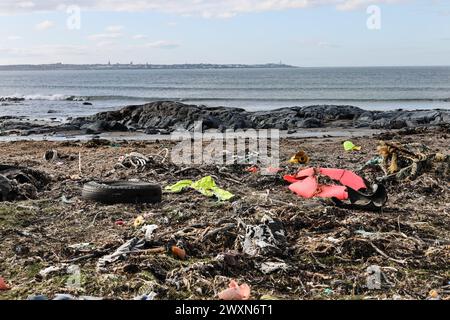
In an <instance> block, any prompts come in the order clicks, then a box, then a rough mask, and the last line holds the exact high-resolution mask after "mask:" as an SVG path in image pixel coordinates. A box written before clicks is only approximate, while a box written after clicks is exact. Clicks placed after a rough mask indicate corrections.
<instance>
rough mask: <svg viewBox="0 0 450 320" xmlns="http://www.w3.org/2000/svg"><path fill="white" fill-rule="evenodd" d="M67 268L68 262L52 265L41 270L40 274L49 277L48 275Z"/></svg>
mask: <svg viewBox="0 0 450 320" xmlns="http://www.w3.org/2000/svg"><path fill="white" fill-rule="evenodd" d="M66 268H67V265H66V264H62V265H59V266H50V267H47V268H45V269H42V270H41V271H39V273H38V274H39V276H41V277H42V278H44V279H45V278H47V277H48V276H50V275H52V274H55V273H59V272H62V271H63V270H65V269H66Z"/></svg>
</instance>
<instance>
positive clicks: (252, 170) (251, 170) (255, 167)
mask: <svg viewBox="0 0 450 320" xmlns="http://www.w3.org/2000/svg"><path fill="white" fill-rule="evenodd" d="M245 171H247V172H250V173H257V172H258V171H259V168H258V167H257V166H253V167H248V168H247V169H245Z"/></svg>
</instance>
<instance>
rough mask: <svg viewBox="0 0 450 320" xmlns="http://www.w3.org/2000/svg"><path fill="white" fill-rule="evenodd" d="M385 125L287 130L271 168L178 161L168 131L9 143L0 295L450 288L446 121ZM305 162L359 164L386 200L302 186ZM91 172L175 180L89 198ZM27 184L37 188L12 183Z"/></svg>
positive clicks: (345, 293) (359, 293)
mask: <svg viewBox="0 0 450 320" xmlns="http://www.w3.org/2000/svg"><path fill="white" fill-rule="evenodd" d="M389 135H390V136H391V137H390V139H384V142H381V143H380V141H379V140H380V138H352V139H351V142H352V145H353V147H354V146H357V147H359V146H360V147H361V148H357V149H355V148H353V147H352V148H350V144H348V143H347V144H346V147H347V149H349V150H350V149H351V150H350V151H346V150H345V148H343V144H344V142H345V140H343V139H339V138H325V139H302V140H281V145H280V159H281V162H280V163H279V165H277V166H275V165H274V166H272V167H269V166H265V165H263V164H262V163H256V164H237V163H235V164H228V165H225V164H217V165H213V164H211V165H194V164H192V165H176V164H174V163H173V162H172V161H170V150H172V148H173V147H174V143H172V142H167V141H157V142H125V141H114V142H108V141H103V140H101V143H100V142H99V141H100V140H99V141H90V142H87V143H84V142H61V143H51V142H45V141H44V142H39V143H34V142H15V143H14V144H9V143H4V144H2V145H0V148H1V151H2V152H0V162H1V163H5V164H6V163H8V164H11V166H10V167H5V166H3V167H1V168H0V169H1V172H0V178H1V179H3V180H2V181H5V182H4V183H3V182H2V184H1V186H2V192H3V194H4V198H3V199H4V200H5V201H4V202H0V299H8V298H9V299H28V298H29V299H32V300H45V299H56V300H80V299H81V300H86V299H89V300H90V299H137V300H154V299H227V300H228V299H236V300H245V299H449V295H450V294H449V291H450V283H449V281H450V273H449V269H448V261H449V259H450V250H449V248H450V247H449V246H450V227H449V226H450V216H449V214H450V212H449V210H450V208H449V205H448V203H450V194H449V183H450V181H449V171H448V170H449V167H448V163H449V162H448V155H449V150H448V145H449V143H448V141H449V138H448V132H446V131H443V130H434V131H433V130H427V131H423V132H414V133H411V134H408V133H404V132H396V131H393V132H389ZM386 137H387V135H386ZM344 147H345V146H344ZM43 150H50V151H51V152H48V154H47V156H46V157H45V158H44V157H43ZM63 155H74V156H73V157H72V158H73V161H72V160H71V158H70V157H69V158H65V157H63ZM290 160H291V161H290ZM15 166H17V167H15ZM307 168H315V169H317V168H338V169H343V170H349V171H351V172H354V173H355V175H357V176H358V177H360V178H361V181H363V184H364V185H362V184H361V185H357V186H353V187H355V189H359V187H361V189H360V190H357V191H359V192H363V193H364V194H366V195H367V192H368V191H367V190H365V189H363V187H370V188H371V187H372V185H373V184H378V185H380V186H383V187H384V188H385V190H386V193H387V195H388V200H387V202H386V203H385V204H383V206H381V207H379V208H378V210H375V211H373V210H371V209H369V208H366V207H364V206H360V207H357V206H354V205H353V204H352V203H348V204H347V205H339V204H338V205H337V203H336V202H335V201H333V199H330V198H326V197H323V198H322V197H315V196H313V197H309V198H307V197H302V196H298V195H297V194H296V193H294V192H292V191H291V190H289V187H290V185H291V184H290V183H288V182H287V181H285V179H284V177H285V176H286V175H291V176H292V175H294V176H296V175H297V174H298V173H299V172H301V171H302V170H304V169H307ZM267 173H270V174H267ZM3 177H4V178H3ZM308 177H310V176H308ZM313 177H315V178H317V184H318V185H321V186H322V185H324V186H326V185H335V184H337V185H339V186H340V187H342V186H344V187H345V185H341V184H340V182H339V181H337V180H335V179H332V178H330V177H329V176H325V175H313ZM297 178H298V176H297V177H296V180H297ZM203 179H204V180H203ZM312 180H314V179H312ZM89 181H143V182H150V181H156V182H157V183H158V184H159V185H160V186H161V187H162V189H163V190H164V189H166V188H167V189H166V190H164V191H163V195H162V201H161V202H158V203H129V204H126V203H125V204H120V203H116V204H101V203H97V202H93V201H85V200H83V198H82V197H81V190H82V187H83V185H84V184H86V183H88V182H89ZM180 181H181V182H183V181H184V183H180V184H178V185H177V183H179V182H180ZM199 181H201V182H200V183H197V184H195V183H196V182H199ZM314 181H316V180H314ZM358 181H359V179H358ZM28 184H29V185H31V186H33V187H34V188H33V192H32V193H31V194H33V196H30V193H20V192H17V190H21V189H20V187H21V186H22V188H24V189H25V187H24V186H25V185H28ZM314 185H315V184H314ZM8 186H10V187H11V188H9V187H8ZM174 186H176V187H174ZM178 187H179V190H178V189H177V188H178ZM27 190H28V189H27ZM219 190H220V191H219ZM369 191H370V190H369ZM372 191H373V190H372ZM225 192H227V193H225ZM316 192H317V189H316V190H315V191H314V194H316ZM224 195H226V197H225V198H226V199H224V198H223V196H224ZM231 195H232V196H231ZM220 197H222V199H220ZM218 200H222V201H218Z"/></svg>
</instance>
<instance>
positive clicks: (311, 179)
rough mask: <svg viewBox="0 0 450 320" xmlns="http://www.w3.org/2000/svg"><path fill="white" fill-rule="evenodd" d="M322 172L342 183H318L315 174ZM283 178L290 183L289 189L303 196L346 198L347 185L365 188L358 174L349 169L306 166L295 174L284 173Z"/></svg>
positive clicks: (353, 187)
mask: <svg viewBox="0 0 450 320" xmlns="http://www.w3.org/2000/svg"><path fill="white" fill-rule="evenodd" d="M319 174H322V175H324V176H327V177H329V178H331V179H333V180H336V181H338V182H340V183H341V184H342V186H340V185H320V184H319V183H318V180H317V175H319ZM284 180H285V181H287V182H289V183H291V185H290V186H289V189H290V190H291V191H292V192H294V193H296V194H297V195H299V196H301V197H303V198H307V199H310V198H313V197H321V198H337V199H339V200H347V199H348V192H347V187H349V188H352V189H354V190H361V189H366V188H367V187H366V184H365V182H364V180H363V178H361V177H360V176H358V175H357V174H356V173H354V172H352V171H350V170H344V169H329V168H318V169H315V168H307V169H303V170H301V171H299V172H298V173H297V174H296V175H293V176H292V175H286V176H284Z"/></svg>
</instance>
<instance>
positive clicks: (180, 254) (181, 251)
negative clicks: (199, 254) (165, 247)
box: [170, 246, 186, 260]
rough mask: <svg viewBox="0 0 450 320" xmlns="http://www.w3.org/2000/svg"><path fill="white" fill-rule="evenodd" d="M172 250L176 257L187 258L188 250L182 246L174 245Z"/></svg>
mask: <svg viewBox="0 0 450 320" xmlns="http://www.w3.org/2000/svg"><path fill="white" fill-rule="evenodd" d="M170 251H171V252H172V254H173V255H174V256H175V257H176V258H178V259H180V260H185V259H186V251H185V250H184V249H181V248H180V247H177V246H172V248H171V249H170Z"/></svg>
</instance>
